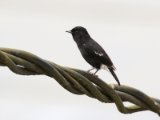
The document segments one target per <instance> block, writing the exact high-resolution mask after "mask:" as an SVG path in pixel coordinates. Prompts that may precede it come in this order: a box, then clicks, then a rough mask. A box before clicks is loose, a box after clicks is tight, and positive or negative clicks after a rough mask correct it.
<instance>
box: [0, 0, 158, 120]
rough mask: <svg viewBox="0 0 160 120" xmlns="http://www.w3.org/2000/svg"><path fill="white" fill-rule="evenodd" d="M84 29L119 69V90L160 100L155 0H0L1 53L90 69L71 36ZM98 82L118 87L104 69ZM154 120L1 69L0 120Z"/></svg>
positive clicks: (42, 79) (149, 114)
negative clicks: (131, 89)
mask: <svg viewBox="0 0 160 120" xmlns="http://www.w3.org/2000/svg"><path fill="white" fill-rule="evenodd" d="M79 25H80V26H83V27H86V28H87V30H88V31H89V33H90V35H91V36H92V38H93V39H95V40H96V41H97V42H98V43H99V44H101V45H102V46H103V48H104V49H105V50H106V52H107V53H108V54H109V56H110V57H111V59H112V61H113V63H114V64H115V66H116V68H117V71H116V73H117V75H118V77H119V79H120V81H121V83H122V84H125V85H128V86H132V87H135V88H137V89H139V90H141V91H143V92H145V93H147V94H148V95H150V96H152V97H156V98H160V94H159V92H158V91H157V90H160V88H159V85H160V76H159V68H160V62H159V61H160V54H159V51H160V1H159V0H129V1H128V0H94V1H93V0H66V1H64V0H14V1H13V0H0V47H9V48H16V49H22V50H25V51H28V52H32V53H33V54H35V55H38V56H39V57H42V58H44V59H47V60H50V61H53V62H55V63H57V64H60V65H63V66H69V67H74V68H79V69H83V70H88V69H90V68H91V66H90V65H89V64H87V63H86V62H85V60H84V59H83V58H82V56H81V55H80V53H79V50H78V48H77V46H76V44H75V42H74V41H73V39H72V36H71V35H70V34H67V33H66V32H65V31H66V30H70V29H72V28H73V27H75V26H79ZM98 75H99V77H101V78H102V79H103V80H105V81H106V82H107V83H116V82H115V80H114V79H113V77H112V76H111V75H110V74H109V73H108V72H106V71H103V70H101V71H100V72H99V73H98ZM53 119H58V120H66V119H70V120H74V119H77V120H81V119H84V120H88V119H92V120H97V119H101V120H106V119H112V120H117V119H118V120H128V119H129V120H135V119H136V120H141V119H145V120H151V119H152V120H159V117H158V115H156V114H155V113H152V112H149V111H145V112H139V113H134V114H129V115H124V114H121V113H119V112H118V110H117V108H116V106H115V105H114V104H104V103H101V102H99V101H98V100H96V99H91V98H88V97H87V96H85V95H81V96H77V95H74V94H72V93H70V92H68V91H66V90H64V89H63V88H62V87H61V86H60V85H59V84H58V83H57V82H56V81H55V80H54V79H51V78H49V77H46V76H20V75H16V74H14V73H12V72H11V71H10V70H9V69H8V68H6V67H0V120H53Z"/></svg>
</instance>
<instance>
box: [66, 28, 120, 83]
mask: <svg viewBox="0 0 160 120" xmlns="http://www.w3.org/2000/svg"><path fill="white" fill-rule="evenodd" d="M66 32H68V33H70V34H71V35H72V37H73V39H74V41H75V42H76V44H77V46H78V48H79V50H80V53H81V55H82V56H83V58H84V59H85V60H86V61H87V62H88V63H89V64H90V65H91V66H92V67H93V68H92V69H90V70H88V72H90V71H92V70H93V69H96V71H95V73H93V74H94V75H95V74H96V73H97V72H98V71H99V70H100V69H107V70H109V71H110V73H111V74H112V75H113V77H114V79H115V80H116V81H117V83H118V85H120V81H119V79H118V77H117V75H116V74H115V72H114V71H115V70H116V68H115V66H114V65H113V62H112V61H111V59H110V57H109V56H108V54H107V53H106V52H105V50H104V49H103V48H102V47H101V46H100V45H99V44H98V43H97V42H96V41H95V40H94V39H92V37H91V36H90V35H89V33H88V31H87V29H86V28H84V27H82V26H76V27H74V28H72V29H71V30H68V31H66Z"/></svg>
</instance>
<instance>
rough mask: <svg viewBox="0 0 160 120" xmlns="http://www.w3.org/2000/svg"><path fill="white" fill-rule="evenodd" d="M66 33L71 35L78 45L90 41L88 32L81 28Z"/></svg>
mask: <svg viewBox="0 0 160 120" xmlns="http://www.w3.org/2000/svg"><path fill="white" fill-rule="evenodd" d="M66 32H68V33H71V34H72V36H73V39H74V40H75V41H76V42H77V43H84V42H85V41H87V40H89V39H90V35H89V33H88V32H87V30H86V29H85V28H84V27H81V26H77V27H74V28H73V29H72V30H69V31H66Z"/></svg>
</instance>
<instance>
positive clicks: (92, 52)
mask: <svg viewBox="0 0 160 120" xmlns="http://www.w3.org/2000/svg"><path fill="white" fill-rule="evenodd" d="M83 47H84V49H85V51H86V52H87V54H88V55H89V56H91V57H93V58H94V59H97V60H100V61H101V62H102V64H105V65H106V66H107V67H109V68H113V69H115V67H114V65H113V63H112V61H111V59H110V57H109V56H108V55H107V53H106V52H105V51H104V49H103V48H102V47H101V46H100V45H99V44H98V43H97V42H96V41H90V42H89V43H88V44H85V45H84V46H83Z"/></svg>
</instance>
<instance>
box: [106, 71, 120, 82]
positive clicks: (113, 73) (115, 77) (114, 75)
mask: <svg viewBox="0 0 160 120" xmlns="http://www.w3.org/2000/svg"><path fill="white" fill-rule="evenodd" d="M109 71H110V72H111V74H112V75H113V77H114V79H115V80H116V81H117V83H118V85H121V84H120V82H119V79H118V77H117V75H116V74H115V72H114V70H113V69H112V68H109Z"/></svg>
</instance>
